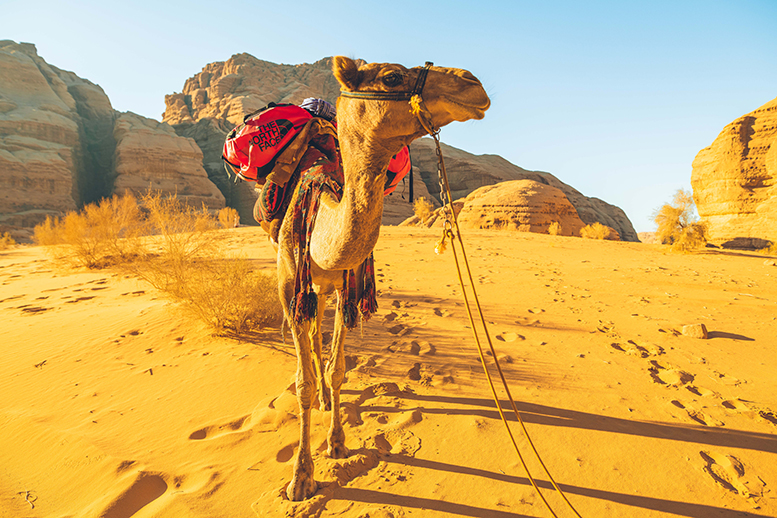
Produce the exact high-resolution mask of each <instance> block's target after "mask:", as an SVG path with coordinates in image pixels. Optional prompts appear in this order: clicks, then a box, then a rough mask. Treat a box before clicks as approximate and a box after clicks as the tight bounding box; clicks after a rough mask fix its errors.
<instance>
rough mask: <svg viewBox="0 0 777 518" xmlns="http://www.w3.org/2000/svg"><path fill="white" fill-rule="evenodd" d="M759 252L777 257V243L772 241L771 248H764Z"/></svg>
mask: <svg viewBox="0 0 777 518" xmlns="http://www.w3.org/2000/svg"><path fill="white" fill-rule="evenodd" d="M759 252H761V253H762V254H766V255H777V241H772V242H771V244H770V245H769V246H767V247H766V248H762V249H761V250H759Z"/></svg>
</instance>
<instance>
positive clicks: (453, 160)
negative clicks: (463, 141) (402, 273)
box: [410, 138, 639, 241]
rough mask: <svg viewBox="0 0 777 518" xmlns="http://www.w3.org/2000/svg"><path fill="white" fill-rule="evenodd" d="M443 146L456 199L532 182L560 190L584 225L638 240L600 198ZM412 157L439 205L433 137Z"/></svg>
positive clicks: (620, 213)
mask: <svg viewBox="0 0 777 518" xmlns="http://www.w3.org/2000/svg"><path fill="white" fill-rule="evenodd" d="M441 147H442V151H443V155H444V156H445V168H446V170H447V172H448V177H449V178H448V181H449V183H450V187H451V194H452V196H453V199H454V200H457V199H459V198H463V197H466V196H468V195H469V194H470V193H472V192H474V191H475V190H476V189H479V188H480V187H482V186H486V185H493V184H497V183H499V182H505V181H509V180H532V181H534V182H536V183H539V184H543V185H546V186H549V187H553V188H555V189H558V190H559V191H561V192H562V193H563V194H564V196H565V197H566V198H567V199H568V200H569V203H571V205H572V207H574V209H575V211H576V212H577V215H578V217H579V219H580V220H581V221H582V222H583V223H584V225H590V224H593V223H596V222H599V223H601V224H603V225H606V226H608V227H610V228H612V229H614V230H615V231H617V232H618V234H619V235H620V239H621V240H623V241H639V238H638V237H637V233H636V231H635V230H634V227H633V226H632V224H631V221H629V218H628V217H627V216H626V214H625V213H624V212H623V210H621V209H620V208H619V207H616V206H614V205H610V204H609V203H606V202H604V201H602V200H600V199H598V198H589V197H587V196H584V195H583V194H581V193H580V191H578V190H577V189H575V188H573V187H571V186H569V185H567V184H565V183H564V182H562V181H561V180H559V179H558V178H556V177H555V176H553V175H552V174H550V173H545V172H541V171H527V170H526V169H523V168H521V167H518V166H516V165H514V164H511V163H510V162H508V161H507V160H505V159H504V158H502V157H500V156H497V155H473V154H471V153H467V152H466V151H462V150H460V149H456V148H454V147H452V146H448V145H445V144H441ZM410 157H411V160H412V162H413V167H414V169H415V168H418V170H419V173H420V175H421V177H422V179H423V180H424V182H425V183H426V185H427V188H428V190H429V192H430V193H431V195H432V196H433V197H434V198H435V199H436V200H437V202H438V203H439V202H440V197H439V193H440V188H439V183H438V179H437V155H436V152H435V146H434V141H433V140H432V139H431V138H422V139H419V140H416V141H415V142H413V144H412V145H411V146H410ZM559 207H560V206H559ZM562 227H563V225H562ZM538 228H539V227H538ZM565 235H570V234H566V233H565ZM576 235H577V234H576Z"/></svg>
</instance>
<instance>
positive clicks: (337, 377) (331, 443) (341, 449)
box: [326, 291, 348, 459]
mask: <svg viewBox="0 0 777 518" xmlns="http://www.w3.org/2000/svg"><path fill="white" fill-rule="evenodd" d="M342 296H343V293H342V292H340V291H338V292H337V299H338V304H337V308H338V309H337V312H336V314H335V328H334V333H333V335H332V354H331V357H330V359H329V363H328V364H327V366H326V382H327V384H328V385H329V388H330V389H331V390H332V425H331V427H330V428H329V434H328V435H327V443H328V447H327V453H328V454H329V456H330V457H331V458H333V459H344V458H345V457H347V456H348V449H347V448H346V447H345V432H344V431H343V424H342V421H341V419H340V387H342V385H343V378H344V376H345V350H344V347H343V342H344V341H345V332H346V328H345V324H344V323H343V313H342V310H341V307H342V303H341V302H342V301H341V300H340V299H341V297H342Z"/></svg>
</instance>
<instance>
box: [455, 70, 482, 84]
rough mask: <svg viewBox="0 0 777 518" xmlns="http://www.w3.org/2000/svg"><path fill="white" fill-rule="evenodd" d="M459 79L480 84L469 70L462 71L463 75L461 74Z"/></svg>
mask: <svg viewBox="0 0 777 518" xmlns="http://www.w3.org/2000/svg"><path fill="white" fill-rule="evenodd" d="M459 77H461V78H462V79H466V80H467V81H472V82H474V83H480V81H479V80H478V78H477V77H475V76H474V75H472V72H470V71H469V70H462V71H461V73H460V74H459Z"/></svg>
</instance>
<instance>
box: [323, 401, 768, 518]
mask: <svg viewBox="0 0 777 518" xmlns="http://www.w3.org/2000/svg"><path fill="white" fill-rule="evenodd" d="M342 393H343V394H349V395H358V394H360V393H361V392H359V391H354V390H347V389H345V390H343V391H342ZM397 397H399V398H402V399H404V400H407V401H415V402H417V404H418V406H417V407H416V408H418V409H419V410H420V411H421V412H422V413H424V414H438V415H448V416H449V415H470V416H478V417H483V418H486V419H494V420H498V419H499V414H498V412H497V411H496V407H495V405H494V402H493V401H492V400H489V399H481V398H468V397H452V396H436V395H419V394H413V393H409V392H401V393H400V394H399V395H398V396H397ZM434 403H439V404H443V405H450V404H455V405H461V406H467V407H469V408H449V407H433V406H430V404H434ZM501 404H502V405H503V406H504V407H505V408H508V407H509V404H508V402H505V401H502V402H501ZM516 405H517V407H518V409H519V411H520V412H521V417H522V418H523V420H524V422H525V423H533V424H538V425H548V426H564V427H571V428H580V429H587V430H598V431H603V432H611V433H619V434H627V435H635V436H641V437H651V438H660V439H667V440H673V441H681V442H694V443H699V444H707V445H711V446H720V447H736V448H744V449H752V450H758V451H764V452H767V453H777V438H775V436H773V435H770V434H763V433H756V432H747V431H742V430H721V429H718V428H714V429H713V428H707V427H700V426H695V425H679V424H668V423H656V422H648V421H630V420H626V419H620V418H614V417H607V416H601V415H597V414H590V413H586V412H579V411H575V410H566V409H560V408H553V407H549V406H545V405H538V404H532V403H523V402H516ZM411 408H412V404H409V405H404V406H403V407H402V408H401V410H399V409H397V408H395V407H391V406H378V405H370V404H369V403H367V404H363V405H361V406H360V409H361V411H362V412H385V413H388V412H397V411H405V412H407V411H408V410H410V409H411ZM506 417H507V419H508V420H509V421H513V422H516V421H517V419H516V418H515V416H514V415H509V414H506ZM380 459H381V461H384V462H387V463H394V464H401V465H404V466H407V467H409V468H419V469H429V470H435V471H445V472H449V473H456V474H462V475H469V476H474V477H483V478H488V479H492V480H497V481H502V482H507V483H514V484H520V485H524V486H530V485H531V483H530V481H529V479H528V478H526V477H520V476H514V475H507V474H505V473H497V472H492V471H488V470H483V469H478V468H471V467H468V466H460V465H456V464H450V463H445V462H439V461H433V460H427V459H420V458H416V457H413V456H408V455H402V454H386V455H381V456H380ZM536 482H537V484H538V486H539V487H540V488H541V489H543V490H548V491H553V486H552V484H551V483H550V482H548V481H544V480H537V481H536ZM559 486H560V487H561V489H562V490H563V491H564V492H565V493H568V494H570V495H579V496H582V497H588V498H593V499H597V500H606V501H610V502H614V503H618V504H622V505H628V506H631V507H638V508H642V509H647V510H651V511H657V512H665V513H670V514H674V515H679V516H688V517H693V518H705V517H707V516H720V517H723V518H735V517H750V516H752V517H755V516H758V515H756V514H752V513H748V512H744V511H735V510H729V509H724V508H720V507H715V506H711V505H705V504H698V503H689V502H682V501H676V500H667V499H662V498H653V497H649V496H642V495H631V494H625V493H617V492H613V491H605V490H600V489H594V488H588V487H582V486H576V485H572V484H563V483H561V484H559ZM333 498H335V499H346V500H351V501H361V502H367V503H377V504H386V505H396V506H402V507H413V508H418V509H431V510H436V511H440V512H446V513H452V514H457V515H461V516H477V517H480V516H489V517H490V516H493V517H499V518H501V517H508V516H512V517H516V516H517V517H521V516H523V515H521V514H515V513H510V512H507V511H499V510H489V509H481V508H476V507H472V506H468V505H463V504H456V503H452V502H442V501H437V500H433V499H427V498H419V497H409V496H402V495H394V494H389V493H383V492H380V491H374V490H367V489H360V488H351V487H346V488H338V490H337V491H336V492H335V493H334V494H333Z"/></svg>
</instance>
